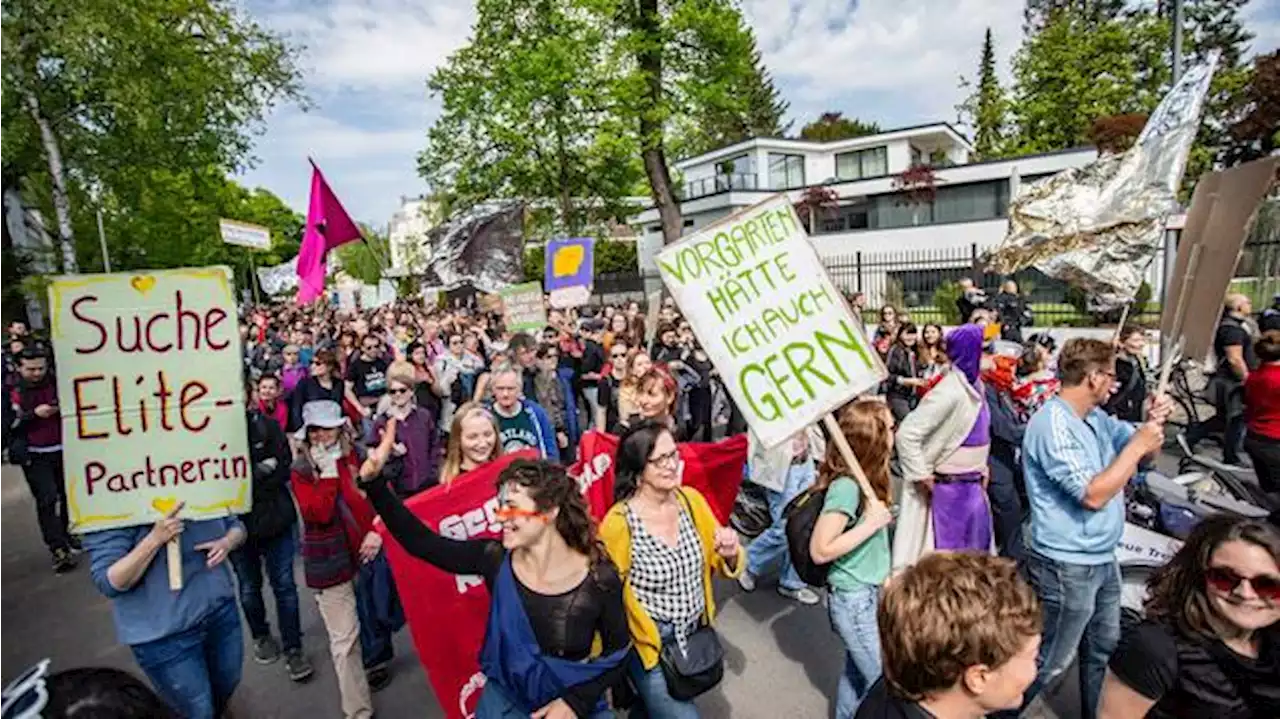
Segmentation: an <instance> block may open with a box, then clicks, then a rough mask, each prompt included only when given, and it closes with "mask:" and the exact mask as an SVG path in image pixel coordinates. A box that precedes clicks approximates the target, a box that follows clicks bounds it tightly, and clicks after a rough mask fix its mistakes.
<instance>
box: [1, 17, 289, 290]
mask: <svg viewBox="0 0 1280 719" xmlns="http://www.w3.org/2000/svg"><path fill="white" fill-rule="evenodd" d="M3 19H4V28H3V63H2V64H3V102H2V103H0V105H3V108H4V122H3V153H4V162H5V164H6V165H10V164H13V165H14V167H15V170H16V172H17V173H18V174H19V175H20V176H21V177H23V178H25V186H26V188H27V189H28V193H29V194H30V195H32V196H33V198H34V199H35V200H36V201H37V203H36V206H37V207H40V208H41V209H42V210H44V211H45V212H46V213H47V214H48V215H49V216H52V217H53V218H55V221H56V239H57V243H58V257H59V260H60V264H61V266H62V269H63V271H65V272H75V271H77V270H78V258H77V251H76V250H77V243H76V231H77V227H78V226H79V227H83V226H84V225H85V224H86V219H87V218H91V217H92V215H93V214H94V213H93V210H92V209H91V207H90V206H92V205H98V206H104V207H107V208H111V207H112V206H116V207H121V208H124V207H128V208H129V210H130V212H135V211H136V208H134V207H132V206H130V205H128V204H127V203H126V202H125V201H124V199H122V197H113V196H115V195H117V194H119V195H121V196H123V197H129V198H130V199H136V198H137V197H139V196H140V195H145V194H153V195H154V194H155V191H156V190H157V189H158V188H156V187H149V186H150V185H151V184H152V182H153V179H152V175H153V174H155V173H159V174H160V175H162V176H165V175H167V176H169V177H172V176H175V175H178V174H181V173H182V172H184V171H186V170H188V169H189V168H215V170H216V171H217V172H219V173H225V172H228V171H231V170H234V169H236V168H238V167H240V166H241V165H242V164H243V163H244V161H245V160H246V158H247V156H248V152H249V149H250V144H251V135H252V133H253V131H254V130H256V129H258V128H259V127H260V126H261V123H262V120H263V118H264V116H265V114H266V112H267V111H268V110H269V109H270V108H271V107H272V105H274V104H275V103H276V102H278V101H281V100H286V99H293V98H297V97H298V96H299V92H300V91H299V84H298V74H297V71H296V68H295V66H294V56H293V52H292V50H291V49H290V48H289V47H288V46H287V45H286V44H285V43H284V42H283V41H282V40H281V39H280V38H279V37H277V36H276V35H274V34H272V33H270V32H268V31H267V30H265V29H263V28H262V27H261V26H259V25H258V24H256V23H254V22H253V21H252V20H249V19H248V18H247V17H245V16H244V15H243V14H242V13H240V12H238V11H236V9H235V8H234V6H233V5H232V4H231V3H229V2H227V1H226V0H135V1H131V2H127V3H119V2H112V1H110V0H13V1H12V2H7V3H5V4H4V8H3ZM167 179H168V178H166V180H167ZM122 190H123V191H122ZM89 221H90V222H91V220H89ZM173 239H176V238H171V241H172V240H173Z"/></svg>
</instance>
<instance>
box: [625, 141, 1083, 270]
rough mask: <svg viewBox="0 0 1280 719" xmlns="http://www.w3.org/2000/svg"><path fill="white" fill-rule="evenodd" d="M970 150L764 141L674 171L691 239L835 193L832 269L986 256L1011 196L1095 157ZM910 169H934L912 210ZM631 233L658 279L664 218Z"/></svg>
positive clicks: (654, 216)
mask: <svg viewBox="0 0 1280 719" xmlns="http://www.w3.org/2000/svg"><path fill="white" fill-rule="evenodd" d="M972 152H973V147H972V145H971V144H970V143H969V141H968V139H966V138H965V137H964V135H962V134H960V133H959V132H958V131H956V130H955V128H953V127H951V126H950V125H949V124H947V123H933V124H929V125H920V126H917V127H907V128H902V129H898V130H890V131H887V132H881V133H879V134H876V135H868V136H864V137H857V138H850V139H847V140H837V141H834V142H811V141H808V140H792V139H785V138H771V137H758V138H753V139H750V140H744V141H743V142H739V143H737V144H734V145H730V146H728V147H724V148H720V149H718V150H713V151H711V152H708V153H705V154H702V155H698V156H696V157H690V158H688V159H685V160H681V161H679V162H676V163H675V164H674V167H675V169H676V170H677V172H678V173H679V175H680V176H681V177H682V178H683V185H682V195H681V199H682V201H681V209H682V211H683V214H684V225H685V232H686V233H687V232H691V231H693V230H697V229H699V228H701V227H703V226H705V225H707V224H709V223H711V222H714V221H715V220H718V219H720V218H722V217H724V216H726V215H729V214H730V213H733V212H735V211H737V210H740V209H742V208H744V207H748V206H750V205H753V204H755V203H757V202H759V201H760V200H763V199H765V198H766V197H769V196H771V195H773V194H775V193H777V192H786V193H787V194H788V195H789V196H790V197H791V199H792V201H799V200H800V199H801V197H802V195H803V194H804V192H805V190H806V189H808V188H810V187H814V186H821V187H825V188H828V189H829V190H831V191H833V192H834V193H835V195H836V196H837V197H838V198H839V200H838V203H839V206H838V207H836V208H831V209H828V210H825V211H820V212H819V214H818V216H817V217H816V218H815V222H814V223H813V224H814V225H815V226H814V228H813V233H812V234H813V244H814V246H815V247H816V248H817V249H818V252H819V253H820V254H821V255H823V257H824V258H827V259H828V260H829V261H830V262H844V261H852V259H851V258H854V257H857V256H858V253H863V255H864V256H867V255H870V256H871V257H868V258H867V259H868V260H869V261H874V255H877V254H881V255H883V254H884V253H890V252H892V253H899V254H901V253H904V252H911V251H915V252H918V253H921V254H925V253H928V252H929V251H937V253H938V254H939V255H940V256H955V255H956V254H957V253H958V252H961V251H964V250H968V251H972V250H973V249H974V248H976V249H977V251H979V252H981V251H982V250H985V249H988V248H990V247H993V246H995V245H997V244H999V242H1000V241H1001V240H1002V239H1003V238H1004V235H1005V230H1006V228H1007V221H1006V213H1007V209H1008V206H1009V198H1010V197H1013V196H1014V195H1016V194H1017V192H1018V188H1019V186H1020V185H1022V184H1024V183H1027V182H1031V181H1034V180H1037V179H1040V178H1042V177H1046V176H1049V175H1052V174H1054V173H1057V172H1060V171H1061V170H1064V169H1067V168H1069V167H1079V166H1081V165H1084V164H1086V163H1088V162H1090V161H1091V160H1093V159H1095V158H1096V157H1097V151H1096V150H1095V149H1094V148H1092V147H1084V148H1077V149H1072V150H1065V151H1061V152H1054V153H1047V154H1043V155H1033V156H1026V157H1017V158H1011V159H1004V160H992V161H985V162H970V156H971V154H972ZM913 165H929V166H930V167H932V169H933V171H934V177H935V188H936V189H935V195H934V198H933V200H932V201H930V202H906V201H904V200H905V194H904V192H903V191H902V190H900V189H895V188H894V182H895V179H896V178H897V176H898V175H899V174H901V173H902V172H903V171H905V170H907V169H908V168H910V167H912V166H913ZM632 225H633V226H634V227H635V228H636V232H637V235H638V238H639V241H640V243H641V244H640V252H639V254H640V258H641V259H640V263H641V269H642V270H644V271H647V272H656V270H657V268H656V266H655V264H654V261H653V258H654V255H655V253H656V252H657V251H658V250H659V249H660V248H661V247H662V228H661V224H660V222H659V219H658V211H657V210H656V209H655V208H653V207H649V208H647V209H645V210H644V211H642V212H641V213H639V214H638V215H636V216H635V217H634V218H632ZM948 251H949V252H948Z"/></svg>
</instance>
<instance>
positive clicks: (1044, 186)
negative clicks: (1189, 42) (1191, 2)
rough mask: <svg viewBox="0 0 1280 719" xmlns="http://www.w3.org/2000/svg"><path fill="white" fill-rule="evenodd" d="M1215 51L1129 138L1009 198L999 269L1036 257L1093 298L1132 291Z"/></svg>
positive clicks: (1108, 300)
mask: <svg viewBox="0 0 1280 719" xmlns="http://www.w3.org/2000/svg"><path fill="white" fill-rule="evenodd" d="M1217 64H1218V52H1217V51H1213V52H1212V53H1210V54H1209V56H1208V57H1207V59H1206V61H1205V62H1203V63H1201V64H1198V65H1196V66H1194V67H1191V68H1188V70H1187V71H1186V72H1185V73H1184V74H1183V75H1182V77H1181V78H1180V79H1179V80H1178V83H1177V85H1175V86H1174V87H1173V88H1172V89H1170V90H1169V92H1168V94H1166V95H1165V96H1164V98H1163V99H1162V100H1161V101H1160V105H1159V106H1158V107H1156V109H1155V112H1153V113H1152V114H1151V117H1150V118H1148V120H1147V124H1146V126H1145V127H1143V128H1142V134H1141V135H1139V136H1138V139H1137V141H1136V142H1134V145H1133V147H1131V148H1129V150H1127V151H1126V152H1124V153H1123V154H1120V155H1107V156H1103V157H1100V158H1098V159H1097V160H1095V161H1093V162H1091V163H1089V164H1088V165H1085V166H1084V167H1077V168H1071V169H1068V170H1064V171H1063V172H1060V173H1058V174H1056V175H1054V176H1053V177H1048V178H1045V179H1044V180H1041V181H1040V182H1037V183H1035V184H1033V185H1030V186H1028V187H1026V188H1024V189H1023V190H1022V192H1020V193H1019V194H1018V196H1017V197H1016V198H1014V199H1013V201H1012V202H1010V203H1009V231H1008V234H1007V235H1005V239H1004V242H1002V243H1001V244H1000V246H999V247H997V248H996V249H995V250H993V251H992V252H991V253H990V254H988V255H987V257H986V258H985V260H986V264H987V268H988V270H989V271H992V272H998V273H1002V274H1009V273H1013V272H1017V271H1018V270H1021V269H1024V268H1026V267H1029V266H1034V267H1035V268H1036V269H1038V270H1040V271H1041V272H1043V273H1045V274H1046V275H1049V276H1050V277H1055V278H1057V279H1060V280H1063V281H1065V282H1068V283H1070V284H1071V285H1073V286H1076V287H1079V288H1081V289H1083V290H1085V292H1087V293H1088V294H1089V304H1090V307H1092V308H1093V309H1097V310H1109V309H1114V308H1116V307H1120V306H1122V305H1124V304H1125V303H1127V302H1129V301H1131V300H1132V299H1133V297H1134V295H1136V294H1137V292H1138V288H1139V287H1140V286H1141V285H1142V281H1143V278H1144V277H1145V276H1146V273H1147V268H1148V267H1149V266H1150V264H1151V260H1152V259H1153V258H1154V257H1155V254H1156V251H1157V250H1158V249H1159V248H1160V244H1161V242H1162V241H1163V238H1164V233H1165V221H1166V217H1167V216H1168V215H1169V214H1171V213H1173V212H1176V211H1177V209H1178V199H1177V193H1178V186H1179V185H1180V183H1181V182H1182V173H1183V170H1185V169H1186V165H1187V155H1188V154H1189V153H1190V151H1191V144H1192V142H1194V141H1195V137H1196V129H1197V128H1198V127H1199V125H1200V111H1201V108H1202V107H1203V105H1204V98H1205V95H1206V94H1207V93H1208V91H1209V80H1210V79H1211V78H1212V77H1213V71H1214V69H1215V68H1216V67H1217Z"/></svg>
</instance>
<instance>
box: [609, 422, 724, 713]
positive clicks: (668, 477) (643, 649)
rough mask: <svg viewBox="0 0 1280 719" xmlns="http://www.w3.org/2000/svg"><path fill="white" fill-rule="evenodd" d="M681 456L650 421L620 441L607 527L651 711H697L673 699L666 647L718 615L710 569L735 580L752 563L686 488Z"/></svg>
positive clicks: (636, 671)
mask: <svg viewBox="0 0 1280 719" xmlns="http://www.w3.org/2000/svg"><path fill="white" fill-rule="evenodd" d="M681 469H682V467H681V466H680V455H679V453H678V452H677V450H676V443H675V438H674V437H672V435H671V431H670V430H669V429H668V428H667V427H666V425H665V424H662V423H661V422H658V421H655V420H649V421H645V422H643V423H641V424H639V425H638V426H636V427H634V428H632V429H631V430H630V431H628V432H627V433H626V434H625V435H623V437H622V439H621V441H620V442H619V444H618V456H617V459H616V461H615V466H614V472H615V474H614V477H615V480H614V482H615V483H614V500H615V502H616V503H615V504H614V505H613V507H611V508H610V509H609V512H608V513H607V514H606V515H605V518H604V521H603V522H602V523H601V525H600V538H601V539H602V540H603V541H604V545H605V551H606V552H608V554H609V558H610V559H612V560H613V563H614V564H615V565H617V567H618V572H619V574H621V575H622V577H623V603H624V604H625V606H626V610H627V624H628V625H629V626H630V629H631V638H632V641H633V642H634V643H635V648H636V653H635V655H634V656H633V657H632V659H631V663H630V666H629V667H628V673H629V674H630V676H631V680H632V682H633V683H634V684H635V686H636V690H637V691H638V692H639V694H640V698H641V699H642V700H643V701H644V704H645V707H646V708H647V709H648V712H649V715H650V716H654V717H663V719H687V718H694V717H697V716H698V709H697V707H695V706H694V704H693V702H691V701H681V700H678V699H676V698H674V697H672V696H671V693H670V692H669V691H668V688H667V683H666V678H665V676H664V675H663V670H662V668H661V667H660V666H659V661H658V658H659V655H660V653H661V652H662V646H663V644H666V643H671V642H675V643H676V645H677V646H679V647H684V646H686V644H687V642H688V639H689V637H690V636H691V635H692V634H693V633H694V632H695V631H696V630H697V629H698V628H699V627H701V626H703V625H704V624H705V625H710V624H711V622H712V620H713V619H714V618H715V611H716V607H715V600H714V598H713V597H712V591H711V573H712V571H715V572H718V573H719V574H721V575H722V576H725V577H729V578H735V577H737V576H738V573H739V572H740V571H741V569H742V567H743V566H745V564H744V563H745V559H744V557H743V552H742V547H741V546H740V545H739V544H738V535H737V533H736V532H734V531H733V530H732V529H730V528H727V527H722V526H720V523H719V522H718V521H717V520H716V517H715V515H714V514H712V513H711V506H710V505H709V504H707V500H706V498H705V497H703V496H702V494H700V493H699V492H698V491H697V490H695V489H692V488H689V487H681V486H680V475H681Z"/></svg>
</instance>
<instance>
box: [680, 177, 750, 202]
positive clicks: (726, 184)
mask: <svg viewBox="0 0 1280 719" xmlns="http://www.w3.org/2000/svg"><path fill="white" fill-rule="evenodd" d="M759 185H760V181H759V179H758V178H757V176H756V175H755V174H754V173H742V172H740V173H734V174H731V175H716V176H714V177H704V178H702V179H700V180H686V181H685V184H684V190H682V191H681V193H680V199H682V200H692V199H694V198H698V197H706V196H707V195H714V194H716V193H717V192H726V191H728V190H757V189H759Z"/></svg>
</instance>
